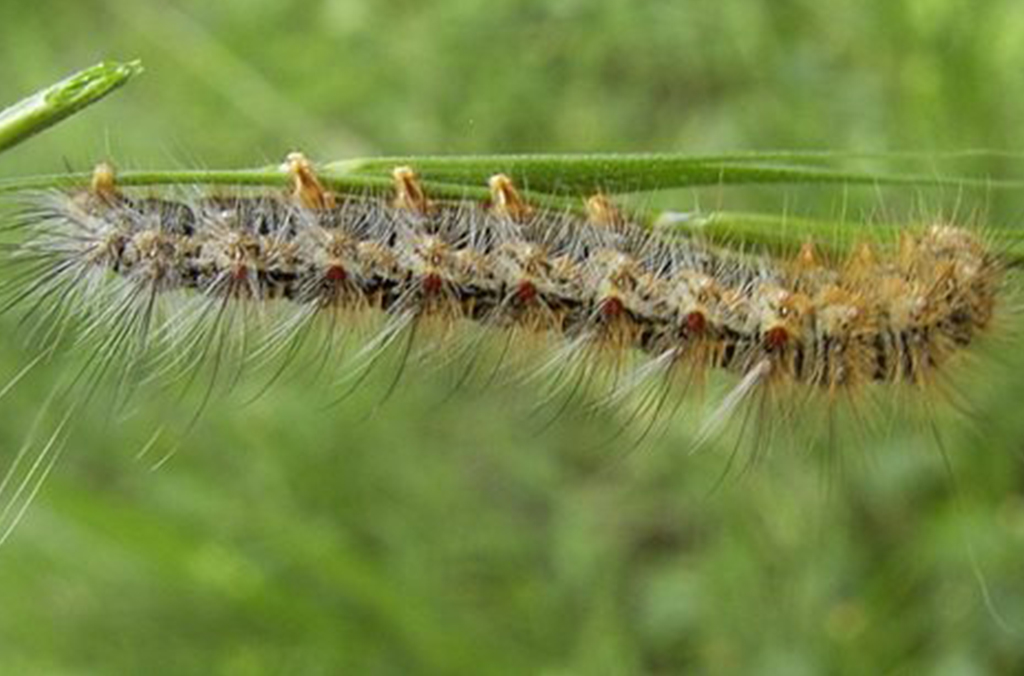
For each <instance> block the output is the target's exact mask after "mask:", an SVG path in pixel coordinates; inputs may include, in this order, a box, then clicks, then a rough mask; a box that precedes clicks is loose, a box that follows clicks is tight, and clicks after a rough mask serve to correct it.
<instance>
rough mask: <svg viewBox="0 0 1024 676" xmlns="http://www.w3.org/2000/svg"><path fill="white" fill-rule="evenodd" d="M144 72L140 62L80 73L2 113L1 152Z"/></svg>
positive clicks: (109, 64)
mask: <svg viewBox="0 0 1024 676" xmlns="http://www.w3.org/2000/svg"><path fill="white" fill-rule="evenodd" d="M141 72H142V66H141V65H140V63H139V62H138V61H131V62H129V63H116V62H104V63H100V64H97V65H95V66H92V67H91V68H86V69H85V70H82V71H79V72H77V73H75V74H74V75H72V76H70V77H68V78H66V79H64V80H61V81H60V82H58V83H56V84H54V85H51V86H49V87H47V88H46V89H43V90H41V91H39V92H36V93H35V94H33V95H32V96H29V97H28V98H26V99H22V100H21V101H19V102H18V103H16V104H14V105H13V106H11V107H9V108H6V109H4V110H3V111H2V112H0V152H3V151H5V150H7V149H8V148H12V147H14V146H16V145H17V144H19V143H21V142H22V141H24V140H25V139H27V138H30V137H31V136H33V135H35V134H38V133H39V132H41V131H43V130H44V129H46V128H48V127H51V126H53V125H55V124H57V123H58V122H60V121H61V120H63V119H65V118H67V117H69V116H70V115H74V114H75V113H76V112H78V111H79V110H82V109H83V108H85V107H87V106H90V105H92V104H93V103H96V102H97V101H99V100H100V99H102V98H103V97H105V96H106V95H107V94H110V93H111V92H113V91H115V90H116V89H118V88H120V87H121V86H123V85H124V84H125V83H126V82H128V81H129V80H130V79H132V78H133V77H135V76H136V75H138V74H139V73H141Z"/></svg>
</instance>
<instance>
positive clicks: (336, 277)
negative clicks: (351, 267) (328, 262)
mask: <svg viewBox="0 0 1024 676" xmlns="http://www.w3.org/2000/svg"><path fill="white" fill-rule="evenodd" d="M324 277H325V278H326V279H327V281H328V282H334V283H339V282H344V281H345V280H346V279H348V272H346V271H345V268H343V267H342V266H340V265H332V266H330V267H329V268H327V272H326V273H325V274H324Z"/></svg>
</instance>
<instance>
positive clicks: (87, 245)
mask: <svg viewBox="0 0 1024 676" xmlns="http://www.w3.org/2000/svg"><path fill="white" fill-rule="evenodd" d="M286 168H287V170H288V172H289V174H290V176H291V181H292V189H291V191H290V192H288V193H285V192H281V193H273V192H272V193H270V194H268V193H267V192H266V191H260V192H244V191H236V192H234V193H232V194H219V195H217V194H198V195H197V194H194V193H191V194H190V193H188V192H184V193H183V192H181V191H179V192H177V193H174V192H171V193H165V194H155V193H150V194H141V193H130V192H126V191H125V190H123V189H121V188H119V187H118V185H117V182H116V177H115V175H114V173H113V170H112V169H111V168H109V167H108V166H106V165H100V166H99V167H98V168H97V169H96V171H95V174H94V178H93V182H92V185H91V187H90V188H89V189H88V190H81V191H51V192H42V193H34V194H31V195H29V196H27V197H26V205H27V206H26V207H25V209H24V210H23V212H22V214H21V217H20V218H19V219H18V221H17V224H16V228H17V229H19V230H21V231H23V232H24V235H23V236H22V237H21V238H20V239H19V241H17V242H15V243H13V244H10V245H8V246H9V248H8V250H7V265H8V266H10V267H12V268H13V269H15V270H17V272H16V273H15V274H13V275H10V276H8V277H7V279H6V281H5V282H4V285H3V287H2V289H0V294H2V297H3V298H4V299H5V303H4V308H5V309H11V308H13V307H16V306H24V307H26V308H27V309H28V310H27V315H28V317H29V318H30V319H32V320H34V327H35V328H34V331H35V333H34V334H33V335H34V336H35V340H36V341H37V342H38V344H39V345H41V346H43V349H47V348H49V347H50V346H55V345H56V344H58V343H60V342H61V341H64V340H70V341H71V344H72V345H73V346H74V347H73V349H76V350H79V351H85V352H87V353H90V354H91V355H93V357H92V358H90V359H89V362H88V366H87V368H86V371H85V373H84V378H83V379H84V380H85V381H86V382H87V383H89V384H92V383H95V382H98V381H99V380H101V379H102V377H103V376H105V375H109V374H111V373H115V374H117V375H116V377H117V378H118V379H119V382H120V383H121V384H122V385H124V386H125V387H126V388H129V389H130V388H131V387H132V383H133V382H135V381H138V380H141V379H153V378H157V379H159V378H164V379H166V380H169V381H173V380H175V379H184V380H186V381H188V380H190V379H191V378H192V377H193V374H194V372H195V371H196V369H197V367H198V366H199V365H200V364H202V363H204V362H212V363H213V364H215V371H225V372H226V371H227V370H229V369H228V366H226V365H230V368H231V369H238V370H241V369H242V368H243V367H244V366H248V365H252V364H253V363H265V362H268V361H272V360H273V359H275V358H278V357H280V358H282V359H283V360H284V361H287V359H288V358H289V357H290V356H293V355H294V354H295V353H296V352H297V350H298V349H299V346H300V345H301V344H302V343H303V342H309V336H310V335H311V334H312V333H313V332H314V327H317V326H320V327H321V328H322V325H323V321H322V320H325V319H326V321H327V325H328V327H329V328H328V330H327V331H326V333H325V334H323V336H322V338H321V339H322V340H324V341H326V342H325V343H323V344H322V345H321V348H320V352H321V353H323V354H324V359H325V360H327V359H328V358H329V356H330V355H331V354H332V353H333V352H334V351H335V348H336V347H337V343H338V341H339V338H338V336H337V335H336V334H347V333H352V332H353V331H357V330H360V329H361V330H362V331H363V335H364V338H363V340H364V343H365V344H364V346H363V347H362V349H361V350H360V351H359V353H358V355H357V358H356V360H355V361H356V362H360V363H362V364H363V365H367V364H372V363H373V362H374V361H375V360H376V358H377V357H378V356H379V355H380V354H381V353H383V352H384V350H385V348H387V347H388V346H390V345H393V344H396V343H398V342H400V338H401V337H403V336H404V339H405V340H406V341H407V347H406V348H405V349H406V350H407V351H408V350H410V349H411V347H409V346H411V343H412V341H413V339H414V338H416V339H419V340H422V341H425V342H426V343H427V345H428V348H427V349H426V352H428V353H429V352H431V348H432V351H433V353H434V354H435V355H436V356H437V355H439V356H438V358H439V359H440V360H441V361H446V360H450V359H452V358H453V355H456V354H459V353H461V352H463V351H467V350H463V349H461V348H459V349H452V348H450V347H449V345H448V343H449V341H450V340H451V339H452V338H453V336H455V335H456V334H460V333H461V331H462V330H463V328H465V327H468V326H477V327H480V328H482V329H483V330H484V332H485V334H499V335H505V336H506V339H505V340H506V347H511V348H512V349H513V350H514V349H516V348H519V347H521V346H522V345H524V344H525V345H529V346H536V345H543V346H546V347H547V348H548V350H547V352H546V353H547V354H548V355H549V356H548V357H546V358H545V359H542V360H541V363H540V365H538V366H535V367H534V368H535V369H539V370H542V371H543V370H548V371H554V372H556V373H557V374H558V375H556V376H555V377H553V378H552V380H553V381H555V382H558V383H560V386H562V387H566V388H570V389H572V390H575V389H576V388H577V387H578V386H579V385H580V382H581V381H587V382H591V381H595V380H602V379H603V380H604V381H606V383H607V385H608V386H609V387H610V388H611V391H612V398H613V399H618V398H619V397H620V395H622V394H623V393H628V392H631V391H633V390H636V389H638V388H640V387H641V386H642V385H643V384H645V383H651V382H655V383H658V384H659V385H660V389H659V392H660V393H659V394H658V395H656V396H654V397H653V398H649V399H647V400H645V402H644V403H643V404H642V405H641V406H642V407H644V408H646V409H649V410H654V411H657V412H663V411H664V410H665V408H666V407H665V399H666V397H665V394H664V393H665V392H667V391H668V390H670V389H672V388H673V387H674V386H675V385H677V384H681V386H682V388H683V389H688V388H690V387H696V386H697V385H698V384H699V383H700V381H701V380H702V379H703V376H704V374H705V373H706V372H708V371H712V370H721V371H726V372H731V373H734V374H736V375H738V376H739V382H738V384H737V385H736V386H735V388H734V389H733V391H732V392H731V393H730V394H729V395H728V396H727V397H725V399H724V400H723V403H722V404H721V406H720V407H719V410H718V412H717V413H716V414H715V415H713V416H712V417H711V420H710V421H709V423H708V426H709V429H710V428H712V427H714V426H716V425H718V424H720V423H721V422H722V420H724V419H725V418H726V417H727V416H728V415H729V414H730V413H731V412H732V411H733V410H734V409H735V408H737V406H739V405H740V404H742V403H743V402H745V401H748V400H751V399H752V398H756V394H755V393H757V392H763V393H771V394H773V395H775V396H778V397H781V398H785V399H787V400H789V401H803V400H805V399H807V398H808V397H812V396H814V395H816V394H822V393H823V394H824V395H825V396H826V397H827V398H828V399H829V400H830V401H832V400H837V399H844V400H851V401H852V400H855V399H856V397H857V396H859V393H860V392H861V391H862V390H863V388H864V387H865V386H869V385H872V384H881V385H890V384H894V385H910V386H913V387H919V386H921V387H923V386H928V385H930V384H931V383H933V382H934V381H936V379H937V378H939V377H940V376H941V375H942V374H943V372H944V369H945V368H946V366H947V364H948V362H949V361H950V360H951V359H953V358H954V357H955V356H956V355H958V354H959V353H962V352H963V351H964V350H965V349H966V348H967V347H969V346H970V345H971V344H972V342H974V340H975V338H976V336H977V335H978V334H980V333H982V332H984V331H985V329H986V328H987V327H988V326H989V325H990V324H991V322H992V317H993V313H994V312H995V310H996V305H997V299H998V292H999V287H1000V280H1001V275H1002V266H1001V264H1000V263H999V261H998V259H997V258H996V257H995V256H994V255H993V254H992V253H991V252H989V251H988V249H987V248H986V246H985V245H984V243H983V242H982V241H981V239H979V237H978V236H977V235H976V234H975V233H972V232H970V231H969V230H967V229H964V228H961V227H956V226H953V225H949V224H943V223H936V224H932V225H930V226H928V227H927V228H923V229H921V230H920V231H919V232H911V231H908V232H905V233H903V234H902V235H901V236H900V237H899V241H898V242H897V243H896V244H895V246H894V247H890V248H889V250H885V249H884V248H880V247H872V246H871V245H869V244H867V243H865V244H862V245H861V246H859V247H857V248H856V249H855V250H854V251H853V253H852V254H851V255H850V256H849V257H848V258H847V259H845V260H843V261H839V262H833V261H828V260H825V258H824V257H823V256H821V255H820V254H819V253H817V252H816V251H815V249H814V248H813V247H812V246H811V245H810V244H807V245H806V246H804V247H803V249H801V251H800V253H799V255H797V256H796V257H795V259H793V260H790V261H778V260H773V259H770V258H767V257H763V256H756V255H742V254H740V253H738V252H731V251H728V250H723V249H718V248H714V247H710V246H706V245H703V244H701V243H700V242H697V241H695V240H692V239H673V240H668V239H665V238H663V237H660V236H659V235H657V234H656V233H652V232H651V231H650V230H649V229H645V228H643V227H642V226H640V225H638V224H636V223H634V222H632V221H631V220H630V218H629V217H628V216H627V215H626V214H624V213H622V212H621V211H620V210H618V209H617V208H616V207H615V206H614V205H613V204H612V203H611V202H610V201H609V200H608V199H607V198H606V197H604V196H602V195H595V196H593V197H591V198H590V199H588V200H586V203H585V205H583V208H581V209H580V210H579V212H576V211H566V210H561V211H560V210H553V209H548V208H542V207H538V206H535V205H531V204H529V203H528V202H527V201H526V200H525V199H524V198H523V197H522V196H521V195H520V193H519V192H518V191H517V189H516V187H515V186H514V185H513V183H512V181H511V180H510V179H508V178H507V177H506V176H503V175H495V176H493V177H492V178H491V179H490V182H489V188H490V194H491V197H490V199H489V200H488V201H487V202H486V203H479V202H475V201H472V200H435V199H432V198H431V196H429V195H427V194H426V193H425V191H424V189H423V187H422V186H421V184H420V183H419V181H418V179H417V177H416V173H415V171H414V169H413V168H409V167H397V168H395V170H394V172H393V179H394V188H393V194H391V195H389V196H376V195H339V194H334V193H332V192H330V191H328V190H326V189H325V188H324V187H323V185H322V184H321V182H320V181H319V180H318V178H317V176H316V173H315V171H314V169H313V167H312V165H311V164H310V163H309V161H308V160H306V158H305V157H303V156H302V155H300V154H293V155H291V156H289V158H288V160H287V162H286ZM367 329H369V332H368V333H367ZM476 340H477V338H475V337H474V338H472V339H470V340H468V341H464V344H466V345H471V344H473V343H474V341H476ZM509 351H510V350H508V349H506V350H504V351H503V354H505V355H507V353H508V352H509ZM570 373H571V375H567V374H570Z"/></svg>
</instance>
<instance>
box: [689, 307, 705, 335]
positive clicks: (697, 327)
mask: <svg viewBox="0 0 1024 676" xmlns="http://www.w3.org/2000/svg"><path fill="white" fill-rule="evenodd" d="M685 324H686V330H687V331H688V332H689V333H691V334H695V335H699V334H701V333H704V329H706V328H707V318H706V317H705V316H704V313H703V312H690V313H688V314H687V315H686V320H685Z"/></svg>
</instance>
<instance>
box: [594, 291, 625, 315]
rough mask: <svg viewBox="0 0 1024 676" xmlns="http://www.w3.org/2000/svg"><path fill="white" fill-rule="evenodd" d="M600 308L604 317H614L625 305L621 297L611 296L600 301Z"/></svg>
mask: <svg viewBox="0 0 1024 676" xmlns="http://www.w3.org/2000/svg"><path fill="white" fill-rule="evenodd" d="M600 310H601V314H602V315H603V316H604V318H605V319H615V318H616V317H618V316H620V315H621V314H622V313H623V312H624V311H625V310H626V306H625V305H624V304H623V303H622V300H621V299H619V298H616V297H614V296H612V297H611V298H605V299H604V300H602V301H601V306H600Z"/></svg>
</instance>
